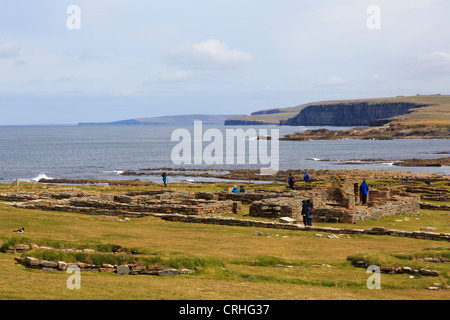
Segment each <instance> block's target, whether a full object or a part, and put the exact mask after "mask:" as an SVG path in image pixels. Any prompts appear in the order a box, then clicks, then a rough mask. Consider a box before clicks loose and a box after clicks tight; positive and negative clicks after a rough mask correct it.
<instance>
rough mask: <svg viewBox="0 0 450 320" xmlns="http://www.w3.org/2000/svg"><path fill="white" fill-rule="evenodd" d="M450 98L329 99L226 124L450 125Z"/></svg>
mask: <svg viewBox="0 0 450 320" xmlns="http://www.w3.org/2000/svg"><path fill="white" fill-rule="evenodd" d="M449 110H450V96H449V95H441V94H433V95H421V94H417V95H415V96H397V97H390V98H372V99H353V100H329V101H319V102H312V103H307V104H302V105H298V106H296V107H289V108H272V109H266V110H261V111H256V112H253V113H252V114H251V115H247V116H240V117H233V118H228V119H227V120H226V121H225V125H262V124H266V125H267V124H269V125H270V124H273V125H286V126H346V127H355V126H383V125H385V124H393V123H396V124H403V125H407V126H410V127H414V126H417V125H419V126H422V125H429V124H435V125H439V126H449V125H450V112H449Z"/></svg>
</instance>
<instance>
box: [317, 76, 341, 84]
mask: <svg viewBox="0 0 450 320" xmlns="http://www.w3.org/2000/svg"><path fill="white" fill-rule="evenodd" d="M346 82H347V80H345V79H344V78H341V77H337V76H330V77H329V78H326V79H320V80H319V84H321V85H340V84H344V83H346Z"/></svg>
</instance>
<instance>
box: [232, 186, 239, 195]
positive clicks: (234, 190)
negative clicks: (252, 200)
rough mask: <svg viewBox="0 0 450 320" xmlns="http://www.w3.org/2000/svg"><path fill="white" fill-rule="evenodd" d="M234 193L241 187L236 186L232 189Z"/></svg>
mask: <svg viewBox="0 0 450 320" xmlns="http://www.w3.org/2000/svg"><path fill="white" fill-rule="evenodd" d="M231 192H232V193H239V189H238V187H237V186H234V188H233V190H231Z"/></svg>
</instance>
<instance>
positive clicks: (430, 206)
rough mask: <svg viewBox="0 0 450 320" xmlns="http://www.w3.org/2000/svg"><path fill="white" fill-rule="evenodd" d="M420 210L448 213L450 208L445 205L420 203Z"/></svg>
mask: <svg viewBox="0 0 450 320" xmlns="http://www.w3.org/2000/svg"><path fill="white" fill-rule="evenodd" d="M420 209H427V210H442V211H450V206H448V205H445V204H434V203H426V202H421V203H420Z"/></svg>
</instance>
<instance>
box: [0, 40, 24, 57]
mask: <svg viewBox="0 0 450 320" xmlns="http://www.w3.org/2000/svg"><path fill="white" fill-rule="evenodd" d="M19 52H20V46H19V45H18V44H17V43H6V44H4V45H1V46H0V58H17V57H19Z"/></svg>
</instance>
